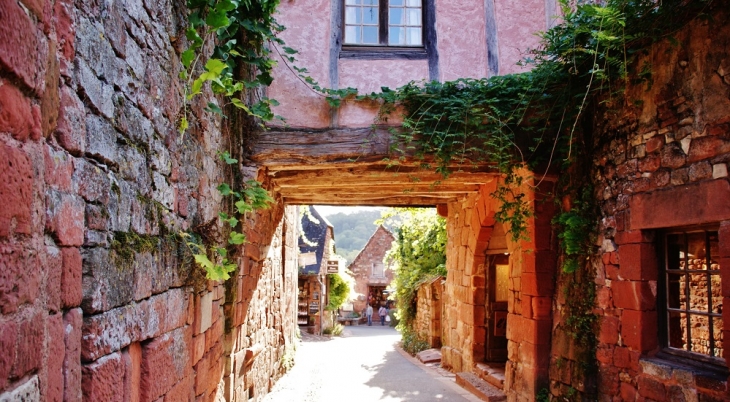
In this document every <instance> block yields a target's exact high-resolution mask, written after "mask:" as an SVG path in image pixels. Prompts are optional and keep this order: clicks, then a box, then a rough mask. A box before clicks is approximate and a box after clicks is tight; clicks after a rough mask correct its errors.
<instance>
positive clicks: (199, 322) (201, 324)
mask: <svg viewBox="0 0 730 402" xmlns="http://www.w3.org/2000/svg"><path fill="white" fill-rule="evenodd" d="M195 299H196V302H197V303H196V304H197V305H198V308H197V309H196V316H195V323H194V325H193V328H194V332H195V334H196V335H197V334H200V333H203V332H205V331H207V330H208V328H210V326H211V324H212V320H211V317H212V314H213V293H212V292H208V293H205V294H203V295H202V296H200V297H198V296H196V297H195Z"/></svg>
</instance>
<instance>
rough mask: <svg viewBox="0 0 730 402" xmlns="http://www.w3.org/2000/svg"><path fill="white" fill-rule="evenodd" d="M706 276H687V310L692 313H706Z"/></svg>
mask: <svg viewBox="0 0 730 402" xmlns="http://www.w3.org/2000/svg"><path fill="white" fill-rule="evenodd" d="M707 303H708V299H707V275H706V274H704V273H701V274H689V308H690V310H694V311H701V312H705V313H706V312H707V308H708V304H707Z"/></svg>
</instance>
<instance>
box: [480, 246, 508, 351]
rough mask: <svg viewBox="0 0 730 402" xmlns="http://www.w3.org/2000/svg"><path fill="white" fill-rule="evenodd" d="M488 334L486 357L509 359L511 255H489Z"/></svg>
mask: <svg viewBox="0 0 730 402" xmlns="http://www.w3.org/2000/svg"><path fill="white" fill-rule="evenodd" d="M487 264H488V272H487V294H488V297H487V301H486V309H485V310H486V315H487V317H486V318H487V324H488V325H487V336H486V341H485V348H486V350H485V352H486V353H485V359H486V361H488V362H505V361H507V297H508V294H509V271H510V269H509V255H508V254H504V253H503V254H491V255H487Z"/></svg>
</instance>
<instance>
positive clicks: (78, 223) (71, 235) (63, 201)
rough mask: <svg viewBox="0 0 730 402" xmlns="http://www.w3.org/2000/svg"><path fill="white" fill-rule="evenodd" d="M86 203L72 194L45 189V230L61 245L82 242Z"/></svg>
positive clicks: (73, 244)
mask: <svg viewBox="0 0 730 402" xmlns="http://www.w3.org/2000/svg"><path fill="white" fill-rule="evenodd" d="M85 209H86V203H85V202H84V200H82V199H81V198H80V197H77V196H76V195H73V194H67V193H62V192H60V191H56V190H52V189H48V190H47V191H46V230H47V231H48V232H50V233H51V234H52V235H53V237H54V238H55V239H56V241H57V243H58V244H59V245H61V246H72V247H78V246H81V245H82V244H84V227H85V224H84V216H85Z"/></svg>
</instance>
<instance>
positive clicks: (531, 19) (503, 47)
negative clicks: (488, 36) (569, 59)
mask: <svg viewBox="0 0 730 402" xmlns="http://www.w3.org/2000/svg"><path fill="white" fill-rule="evenodd" d="M494 11H495V14H496V18H497V36H498V37H499V74H500V75H505V74H513V73H518V72H521V71H526V70H528V69H527V68H525V67H520V66H518V65H517V64H516V63H517V62H518V61H520V60H522V59H523V58H525V56H527V53H526V51H527V49H530V48H535V47H537V45H538V44H539V42H540V39H539V38H538V37H537V35H535V33H536V32H538V31H544V30H545V28H546V26H545V25H546V21H547V19H546V18H547V17H546V15H545V2H544V0H495V2H494Z"/></svg>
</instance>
